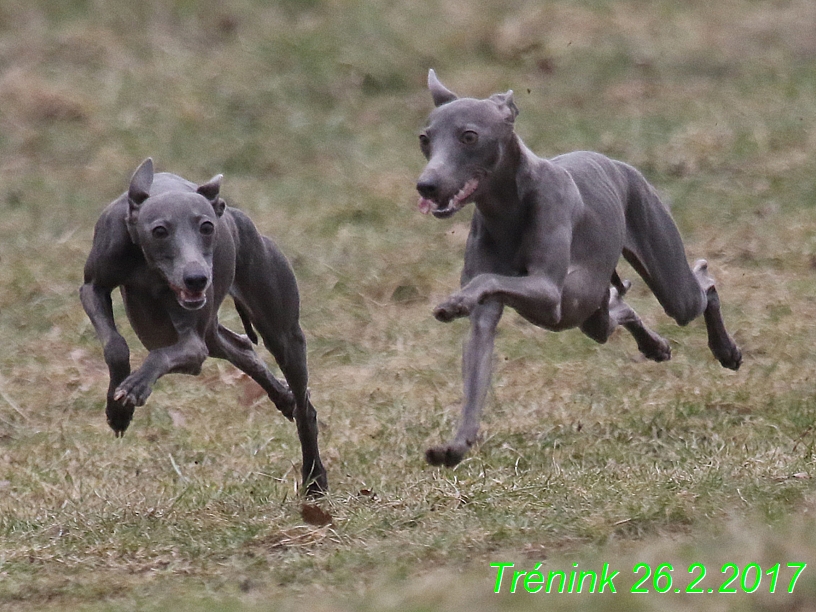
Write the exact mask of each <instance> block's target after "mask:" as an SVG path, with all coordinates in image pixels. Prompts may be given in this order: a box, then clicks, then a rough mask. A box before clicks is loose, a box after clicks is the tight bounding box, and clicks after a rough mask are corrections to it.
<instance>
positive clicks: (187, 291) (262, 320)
mask: <svg viewBox="0 0 816 612" xmlns="http://www.w3.org/2000/svg"><path fill="white" fill-rule="evenodd" d="M221 178H222V177H221V175H220V174H219V175H218V176H216V177H214V178H213V179H211V180H210V181H208V182H207V183H204V184H203V185H200V186H196V185H195V184H193V183H191V182H189V181H186V180H184V179H183V178H181V177H179V176H176V175H174V174H168V173H159V174H155V175H154V173H153V161H152V160H151V159H149V158H148V159H146V160H145V161H144V162H143V163H142V164H141V165H140V166H139V168H138V169H137V170H136V172H135V173H134V174H133V178H132V179H131V182H130V187H129V189H128V191H127V192H126V193H124V194H122V195H121V196H120V197H119V198H117V199H116V200H114V201H113V202H112V203H111V204H109V205H108V206H107V208H105V210H104V211H103V212H102V215H101V216H100V218H99V221H97V223H96V227H95V229H94V239H93V247H92V248H91V253H90V255H89V256H88V261H87V263H86V264H85V284H84V285H83V286H82V288H81V289H80V298H81V300H82V306H83V307H84V308H85V312H86V313H87V314H88V317H89V318H90V320H91V323H93V326H94V329H95V330H96V333H97V335H98V336H99V339H100V340H101V342H102V345H103V347H104V355H105V362H106V363H107V365H108V369H109V371H110V385H109V387H108V394H107V408H106V411H105V412H106V415H107V419H108V424H109V425H110V426H111V428H112V429H113V431H114V432H115V433H116V436H117V437H119V436H122V435H123V434H124V432H125V430H126V429H127V427H128V425H129V424H130V421H131V419H132V418H133V411H134V407H136V406H142V405H144V403H145V401H146V400H147V398H148V396H149V395H150V392H151V390H152V387H153V384H154V383H155V382H156V381H157V380H158V379H159V378H160V377H162V376H164V375H165V374H168V373H171V372H176V373H181V374H193V375H197V374H199V373H200V372H201V365H202V364H203V362H204V360H205V359H206V358H207V357H208V356H210V357H218V358H220V359H226V360H228V361H229V362H231V363H232V364H233V365H235V366H236V367H237V368H238V369H240V370H242V371H244V372H246V373H247V374H248V375H249V376H250V377H251V378H252V379H253V380H255V381H256V382H257V383H258V384H259V385H261V387H263V389H264V391H266V393H267V394H268V395H269V398H270V399H271V400H272V401H273V402H274V404H275V406H277V408H278V409H279V410H280V411H281V412H282V413H283V415H284V416H286V417H287V418H288V419H290V420H292V418H293V417H294V420H295V422H296V424H297V429H298V436H299V437H300V444H301V449H302V452H303V467H302V476H303V485H304V487H305V489H306V493H307V494H308V495H316V494H319V493H320V492H322V491H325V490H326V489H327V481H326V470H325V469H324V467H323V464H322V463H321V461H320V453H319V451H318V447H317V414H316V412H315V409H314V407H313V406H312V403H311V401H310V400H309V393H308V390H307V382H308V372H307V369H306V343H305V339H304V337H303V332H302V330H301V328H300V323H299V322H298V319H299V308H300V298H299V296H298V289H297V283H296V281H295V276H294V273H293V272H292V268H291V267H290V266H289V263H288V262H287V261H286V258H285V257H284V256H283V254H282V253H281V252H280V251H279V250H278V248H277V247H276V246H275V245H274V244H273V243H272V241H271V240H269V239H268V238H266V237H265V236H262V235H261V234H259V233H258V230H257V229H256V228H255V226H254V225H253V223H252V221H251V220H250V219H249V217H247V216H246V215H245V214H244V213H242V212H240V211H239V210H236V209H234V208H228V207H227V206H226V203H225V202H224V200H222V199H221V198H220V197H219V193H220V190H221ZM116 287H120V291H121V293H122V299H123V301H124V304H125V311H126V312H127V316H128V320H129V321H130V324H131V326H132V327H133V330H134V331H135V332H136V335H137V336H138V337H139V339H140V340H141V341H142V343H143V344H144V345H145V347H146V348H147V349H148V351H149V353H148V355H147V357H146V358H145V361H144V363H143V364H142V367H141V368H139V369H137V370H136V371H135V372H132V373H131V371H130V351H129V349H128V345H127V342H126V341H125V339H124V338H123V337H122V336H121V335H120V334H119V332H118V330H117V329H116V323H115V322H114V319H113V308H112V303H111V292H112V291H113V289H115V288H116ZM227 294H229V295H231V296H232V298H233V300H234V301H235V307H236V309H237V310H238V314H239V315H240V317H241V321H242V322H243V324H244V328H245V330H246V332H247V335H246V336H244V335H239V334H236V333H235V332H232V331H230V330H229V329H227V328H225V327H223V326H222V325H221V324H219V322H218V307H219V306H220V305H221V302H222V301H223V300H224V298H225V297H226V296H227ZM253 327H254V329H253ZM255 329H257V330H258V333H260V335H261V338H262V339H263V342H264V345H265V346H266V348H267V349H268V350H269V352H271V353H272V355H273V356H274V357H275V360H276V361H277V362H278V365H279V366H280V368H281V371H282V372H283V375H284V377H285V378H286V384H284V383H283V382H281V381H279V380H277V379H276V378H275V377H274V376H273V375H272V373H271V372H270V371H269V369H268V368H267V367H266V365H265V364H264V363H263V361H261V359H260V358H259V357H258V355H257V354H256V353H255V351H254V350H253V348H252V343H255V344H257V342H258V337H257V335H256V334H255V331H254V330H255Z"/></svg>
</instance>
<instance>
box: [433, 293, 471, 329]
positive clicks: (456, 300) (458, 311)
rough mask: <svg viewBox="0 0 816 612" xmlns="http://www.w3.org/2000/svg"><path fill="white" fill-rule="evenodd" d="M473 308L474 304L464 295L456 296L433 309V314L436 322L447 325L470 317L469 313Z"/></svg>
mask: <svg viewBox="0 0 816 612" xmlns="http://www.w3.org/2000/svg"><path fill="white" fill-rule="evenodd" d="M474 306H475V304H474V303H472V302H471V300H469V299H468V298H466V297H465V296H464V295H461V294H457V295H454V296H451V297H450V298H448V300H447V301H445V302H442V303H441V304H440V305H439V306H437V307H436V308H434V311H433V313H434V317H436V320H437V321H442V323H449V322H451V321H453V320H454V319H458V318H460V317H467V316H470V311H471V309H472V308H473V307H474Z"/></svg>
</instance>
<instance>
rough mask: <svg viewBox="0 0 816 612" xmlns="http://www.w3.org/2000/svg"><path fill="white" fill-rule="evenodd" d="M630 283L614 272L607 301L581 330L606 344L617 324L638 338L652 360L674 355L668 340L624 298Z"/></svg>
mask: <svg viewBox="0 0 816 612" xmlns="http://www.w3.org/2000/svg"><path fill="white" fill-rule="evenodd" d="M630 286H631V283H630V282H629V281H621V280H620V278H619V277H618V276H617V273H615V276H614V277H613V286H612V287H610V288H609V290H608V292H607V295H608V296H609V298H608V300H605V303H604V305H603V306H602V307H601V308H599V309H598V310H596V311H595V312H594V313H593V314H592V316H591V317H589V318H588V319H587V320H586V321H584V322H583V323H582V324H581V331H582V332H584V333H585V334H586V335H587V336H589V337H590V338H592V339H593V340H595V341H596V342H599V343H601V344H603V343H605V342H606V341H607V340H608V339H609V336H611V335H612V332H613V331H615V328H617V327H618V326H622V327H623V328H624V329H626V331H628V332H629V333H630V334H632V337H633V338H634V339H635V342H637V347H638V350H639V351H640V352H641V353H642V354H643V356H644V357H646V358H647V359H651V360H652V361H667V360H669V359H671V347H670V346H669V342H668V340H666V339H665V338H663V337H662V336H660V335H659V334H656V333H655V332H653V331H652V330H651V329H649V328H648V327H646V326H645V325H644V324H643V321H641V319H640V317H639V316H638V315H637V313H636V312H635V311H634V310H633V309H632V307H631V306H629V304H627V303H626V302H624V301H623V299H622V298H621V295H622V294H623V293H625V292H626V291H627V290H628V289H629V287H630ZM619 287H620V288H619ZM621 289H622V291H621Z"/></svg>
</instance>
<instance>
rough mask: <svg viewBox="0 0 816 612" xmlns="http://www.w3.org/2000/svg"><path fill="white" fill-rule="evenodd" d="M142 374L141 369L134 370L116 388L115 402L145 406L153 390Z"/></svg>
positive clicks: (123, 404) (132, 405) (124, 404)
mask: <svg viewBox="0 0 816 612" xmlns="http://www.w3.org/2000/svg"><path fill="white" fill-rule="evenodd" d="M140 374H141V373H140V372H139V371H137V372H134V373H133V374H131V375H130V376H128V377H127V378H126V379H125V380H124V382H123V383H122V384H121V385H119V386H118V387H117V388H116V391H115V392H114V394H113V400H114V401H115V402H119V403H120V404H121V405H122V406H131V407H135V406H144V404H145V402H146V401H147V398H148V397H150V393H151V392H152V391H153V390H152V389H151V388H150V384H149V383H148V381H147V380H145V379H144V378H143V377H142V376H141V375H140Z"/></svg>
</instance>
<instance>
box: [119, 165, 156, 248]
mask: <svg viewBox="0 0 816 612" xmlns="http://www.w3.org/2000/svg"><path fill="white" fill-rule="evenodd" d="M152 185H153V159H151V158H150V157H148V158H147V159H146V160H144V161H143V162H142V163H141V165H140V166H139V167H138V168H136V172H134V173H133V177H131V179H130V187H128V215H127V219H126V221H127V226H128V233H129V234H130V238H131V240H133V243H134V244H138V243H139V240H138V236H137V233H136V219H137V218H138V216H139V207H140V206H141V205H142V204H143V203H144V201H145V200H146V199H147V198H149V197H150V187H151V186H152Z"/></svg>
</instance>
